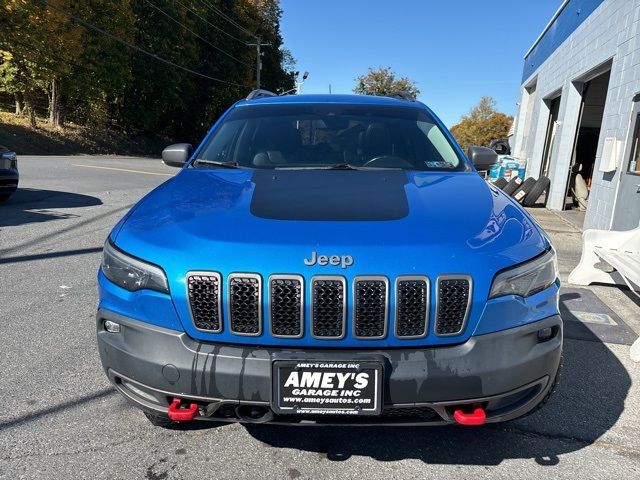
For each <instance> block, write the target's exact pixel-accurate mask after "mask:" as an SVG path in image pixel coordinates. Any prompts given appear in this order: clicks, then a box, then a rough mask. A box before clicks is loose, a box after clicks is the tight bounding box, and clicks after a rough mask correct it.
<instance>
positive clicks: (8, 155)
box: [0, 150, 16, 161]
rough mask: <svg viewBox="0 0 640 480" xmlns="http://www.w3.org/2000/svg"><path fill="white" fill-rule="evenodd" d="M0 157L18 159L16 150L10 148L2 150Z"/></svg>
mask: <svg viewBox="0 0 640 480" xmlns="http://www.w3.org/2000/svg"><path fill="white" fill-rule="evenodd" d="M0 159H1V160H10V161H13V160H15V159H16V152H12V151H10V150H5V151H2V152H0Z"/></svg>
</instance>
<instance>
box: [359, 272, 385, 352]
mask: <svg viewBox="0 0 640 480" xmlns="http://www.w3.org/2000/svg"><path fill="white" fill-rule="evenodd" d="M388 312H389V280H387V278H386V277H383V276H377V275H376V276H373V275H371V276H360V277H356V278H354V280H353V336H354V337H356V338H361V339H370V340H372V339H380V338H384V337H385V336H386V335H387V320H388V317H389V313H388Z"/></svg>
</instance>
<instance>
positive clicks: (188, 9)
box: [175, 0, 247, 46]
mask: <svg viewBox="0 0 640 480" xmlns="http://www.w3.org/2000/svg"><path fill="white" fill-rule="evenodd" d="M175 2H176V3H177V4H178V5H180V6H181V7H182V8H184V9H186V10H187V12H190V13H191V14H193V15H195V16H196V17H198V18H199V19H200V20H202V21H203V22H205V23H206V24H207V25H209V26H211V27H213V28H215V29H216V30H218V31H219V32H222V33H224V34H225V35H226V36H227V37H230V38H233V39H234V40H236V41H238V42H240V43H242V44H243V45H245V46H246V45H247V44H246V42H245V41H244V40H242V39H241V38H238V37H236V36H235V35H231V34H230V33H229V32H227V31H226V30H224V29H223V28H220V27H218V26H217V25H214V24H213V23H211V22H210V21H209V20H207V19H206V18H204V17H203V16H201V15H200V14H199V13H198V12H195V11H193V10H192V9H190V8H189V7H188V6H186V5H184V4H183V3H181V2H179V1H178V0H175Z"/></svg>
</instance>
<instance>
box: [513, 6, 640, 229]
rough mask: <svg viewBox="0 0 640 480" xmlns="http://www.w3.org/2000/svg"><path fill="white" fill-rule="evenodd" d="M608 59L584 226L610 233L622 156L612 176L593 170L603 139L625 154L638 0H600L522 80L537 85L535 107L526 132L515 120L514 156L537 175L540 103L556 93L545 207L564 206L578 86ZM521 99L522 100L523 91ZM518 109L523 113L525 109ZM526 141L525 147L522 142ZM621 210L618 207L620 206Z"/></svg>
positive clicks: (637, 61)
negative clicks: (556, 118) (556, 122)
mask: <svg viewBox="0 0 640 480" xmlns="http://www.w3.org/2000/svg"><path fill="white" fill-rule="evenodd" d="M608 61H611V62H612V63H611V79H610V81H609V90H608V93H607V100H606V104H605V107H604V117H603V120H602V129H601V132H600V141H599V144H598V153H597V155H596V163H595V171H594V176H593V180H592V189H591V194H590V199H589V208H588V210H587V215H586V219H585V225H584V228H602V229H609V228H610V226H611V218H612V216H613V208H614V204H615V197H616V192H617V187H618V183H619V179H620V172H621V171H622V170H623V169H624V165H625V163H626V158H624V156H621V158H620V159H619V162H618V169H617V170H616V171H615V172H613V173H603V172H600V171H599V170H598V165H599V164H600V159H601V152H602V145H603V142H604V138H605V137H616V138H617V139H618V141H619V142H622V143H621V145H622V147H623V148H622V149H621V151H622V152H623V153H624V155H626V145H625V143H626V139H627V132H628V128H629V123H630V113H631V108H632V99H633V97H634V96H635V95H636V94H637V93H640V0H605V1H604V2H603V3H602V5H600V6H599V7H598V8H597V9H596V10H595V11H594V12H593V13H592V14H591V15H590V16H589V17H588V18H587V19H586V20H585V21H584V22H583V23H582V24H581V25H580V26H579V27H578V28H577V29H576V30H575V31H574V32H573V33H572V34H571V36H570V37H569V38H568V39H567V40H566V41H565V42H564V43H562V44H561V45H560V46H559V47H558V48H557V49H556V50H555V52H553V54H552V55H551V56H550V57H549V58H548V59H547V60H546V61H545V62H544V63H543V64H542V65H541V66H540V67H539V68H538V69H537V70H536V71H535V72H534V73H533V74H532V75H531V76H530V77H529V78H528V79H527V80H526V81H525V82H523V85H527V86H529V85H531V84H532V83H533V82H534V81H535V83H536V95H535V102H534V103H535V104H534V105H533V110H532V118H531V121H530V122H529V125H528V128H529V129H530V131H529V132H527V133H525V132H521V131H519V130H518V129H523V128H524V127H525V125H524V123H525V122H524V121H523V122H518V125H517V129H516V133H515V145H514V152H515V154H516V155H517V156H520V157H523V158H526V159H527V175H531V176H534V177H537V175H538V173H539V170H540V163H541V160H542V154H543V147H544V140H545V133H546V127H547V120H548V114H549V109H548V108H547V106H546V105H545V104H544V103H543V102H544V101H545V99H549V98H552V97H554V96H557V93H558V92H559V91H561V94H562V100H561V102H560V114H559V121H560V124H559V126H558V133H557V137H556V142H555V144H554V146H553V151H552V158H551V168H550V176H551V178H552V185H551V192H550V195H549V200H548V203H547V206H548V207H549V208H552V209H556V210H560V209H562V206H563V201H564V198H563V197H564V192H565V186H566V180H567V176H568V172H569V165H570V163H571V155H572V151H573V142H574V137H575V133H576V127H577V122H578V116H579V111H580V102H581V91H582V82H584V81H585V80H588V79H589V78H588V74H589V72H590V71H592V70H594V69H596V68H597V67H598V66H600V65H602V64H604V63H606V62H608ZM522 90H523V91H522V95H521V98H522V99H523V100H524V99H526V98H527V93H526V91H524V86H523V88H522ZM522 103H523V102H522V101H521V106H520V110H521V112H519V114H520V113H522V114H525V111H526V110H528V109H529V108H530V106H529V105H527V106H526V108H523V107H524V106H523V105H522ZM525 138H527V139H528V140H527V142H526V145H524V144H523V140H524V139H525ZM619 208H622V207H619Z"/></svg>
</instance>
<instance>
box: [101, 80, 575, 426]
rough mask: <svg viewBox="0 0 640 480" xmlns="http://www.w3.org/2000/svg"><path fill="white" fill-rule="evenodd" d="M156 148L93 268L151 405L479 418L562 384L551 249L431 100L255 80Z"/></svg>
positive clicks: (188, 411)
mask: <svg viewBox="0 0 640 480" xmlns="http://www.w3.org/2000/svg"><path fill="white" fill-rule="evenodd" d="M163 160H164V162H165V163H167V164H168V165H173V166H179V167H181V170H180V172H179V173H178V174H177V175H176V176H174V177H173V178H171V179H170V180H168V181H167V182H165V183H164V184H162V185H160V186H159V187H158V188H156V189H155V190H154V191H152V192H151V193H149V194H148V195H147V196H146V197H144V198H143V199H142V200H140V202H138V203H137V204H136V205H135V206H134V207H133V208H132V209H131V210H130V211H129V212H128V213H127V214H126V215H125V216H124V218H122V220H120V222H119V223H118V224H117V225H116V226H115V227H114V229H113V230H112V232H111V233H110V235H109V238H108V239H107V241H106V243H105V246H104V256H103V262H102V265H101V268H100V270H99V273H98V283H99V297H100V300H99V306H98V312H97V332H98V346H99V351H100V357H101V360H102V364H103V366H104V370H105V372H106V374H107V376H108V378H109V380H110V381H111V382H112V383H113V385H114V386H115V387H116V388H117V389H118V390H119V391H120V393H122V394H123V395H124V396H125V397H126V398H127V399H128V400H130V401H131V402H133V403H134V404H135V405H137V406H138V407H140V408H141V409H142V410H143V411H144V412H145V414H146V415H147V417H148V418H149V419H150V420H151V421H152V423H154V424H155V425H161V426H171V425H173V424H174V422H178V421H190V420H214V421H241V422H254V423H261V422H272V423H287V424H356V423H357V424H362V423H370V424H371V423H372V424H456V423H457V424H462V425H481V424H483V423H485V422H487V423H488V422H499V421H505V420H511V419H514V418H517V417H519V416H522V415H524V414H526V413H529V412H531V411H533V410H534V409H536V408H537V407H539V406H540V405H542V404H544V402H545V401H546V400H547V399H548V398H549V396H550V395H551V393H552V391H553V389H554V386H555V384H556V379H557V376H558V370H559V366H560V360H561V351H562V320H561V318H560V316H559V311H558V290H559V280H558V273H557V262H556V256H555V251H554V249H553V248H552V246H551V244H550V242H549V239H548V238H547V237H546V235H545V234H544V233H543V231H542V230H541V228H540V227H539V226H538V225H537V224H536V222H535V221H534V220H533V219H532V217H531V216H530V215H529V214H528V213H527V212H525V211H524V210H523V209H522V208H520V206H519V205H518V204H517V203H515V202H514V200H513V199H511V198H510V197H509V196H507V195H505V194H504V193H502V192H501V191H500V190H499V189H497V188H494V187H492V186H491V185H489V184H488V183H487V182H486V181H485V180H484V179H483V178H482V177H481V176H480V175H479V174H478V171H477V170H476V167H477V168H478V169H480V168H485V167H486V166H487V165H488V164H490V163H491V162H493V161H495V153H494V152H492V151H488V149H484V148H482V147H472V148H470V149H469V154H468V158H467V157H465V155H464V154H463V152H462V151H461V150H460V147H459V146H458V145H457V143H456V142H455V140H454V139H453V137H452V136H451V134H450V133H449V132H448V130H447V129H446V128H445V127H444V125H443V124H442V123H441V122H440V120H439V119H438V118H437V117H436V116H435V115H434V114H433V113H432V112H431V111H430V110H429V109H428V108H427V107H426V106H425V105H423V104H422V103H420V102H416V101H411V100H408V99H406V97H403V96H399V97H398V98H394V97H373V96H364V95H344V96H343V95H291V96H276V95H274V94H271V93H269V92H266V91H255V92H253V93H252V94H251V95H249V97H247V99H243V100H241V101H239V102H237V103H235V104H234V105H233V106H232V107H231V108H230V109H229V110H228V111H227V112H226V113H225V114H224V115H223V116H222V117H221V118H220V119H219V120H218V121H217V123H216V124H215V125H214V126H213V128H212V129H211V130H210V131H209V133H208V134H207V135H206V137H205V139H204V140H203V141H202V143H201V144H200V145H199V146H198V147H197V148H196V149H195V151H193V152H192V149H191V146H190V145H188V144H176V145H172V146H171V147H168V148H167V149H166V150H165V151H164V152H163ZM474 164H475V166H474Z"/></svg>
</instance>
